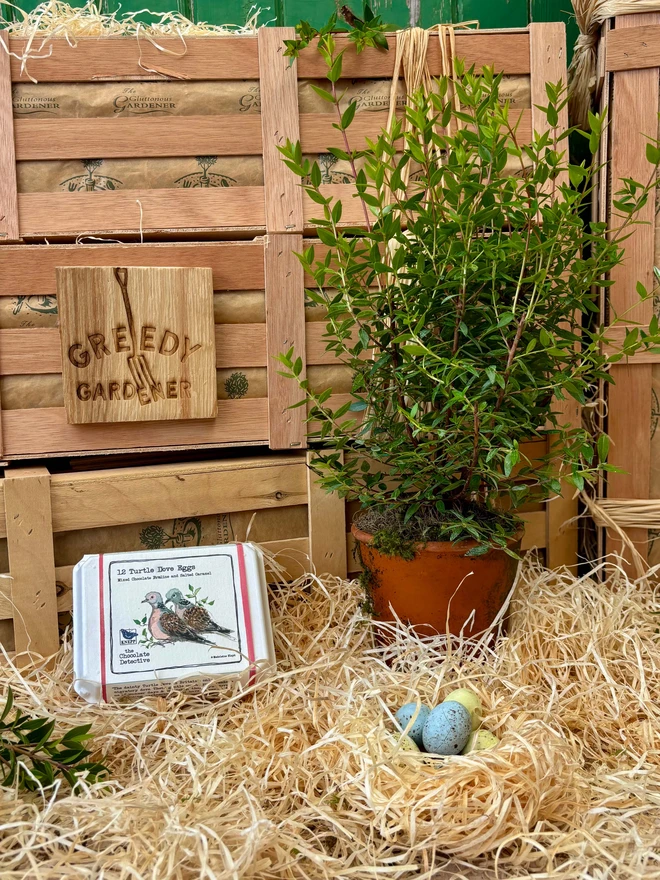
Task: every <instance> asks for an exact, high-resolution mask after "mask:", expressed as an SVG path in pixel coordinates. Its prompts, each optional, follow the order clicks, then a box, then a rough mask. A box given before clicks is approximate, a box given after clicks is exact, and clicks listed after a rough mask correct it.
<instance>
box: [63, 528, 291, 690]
mask: <svg viewBox="0 0 660 880" xmlns="http://www.w3.org/2000/svg"><path fill="white" fill-rule="evenodd" d="M177 591H178V592H177ZM73 625H74V629H73V658H74V660H73V664H74V678H75V681H74V687H75V690H76V691H77V693H78V694H80V696H81V697H84V698H85V699H86V700H88V701H89V702H91V703H98V702H101V701H104V700H111V699H124V700H126V699H128V700H132V699H139V698H140V697H142V696H157V695H161V694H166V693H168V692H169V691H170V690H171V689H172V688H174V689H176V690H182V691H185V692H187V693H195V692H199V691H200V690H202V689H203V688H205V687H207V686H209V685H210V684H211V685H213V686H216V685H218V686H223V685H224V686H226V687H230V686H232V685H233V683H234V682H236V681H240V682H241V684H242V685H248V684H250V683H252V682H254V681H256V680H258V679H259V678H260V677H262V676H263V675H264V674H265V673H266V672H267V671H272V670H273V669H274V668H275V652H274V648H273V636H272V629H271V623H270V614H269V610H268V595H267V590H266V575H265V570H264V562H263V555H262V552H261V550H260V549H259V547H258V546H256V545H255V544H221V545H219V546H216V547H195V548H192V549H191V548H185V549H174V550H146V551H141V552H134V553H107V554H100V555H94V556H85V557H83V559H82V560H81V561H80V562H79V563H78V565H76V567H75V569H74V573H73Z"/></svg>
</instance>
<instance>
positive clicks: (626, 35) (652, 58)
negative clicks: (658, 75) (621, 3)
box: [605, 15, 660, 71]
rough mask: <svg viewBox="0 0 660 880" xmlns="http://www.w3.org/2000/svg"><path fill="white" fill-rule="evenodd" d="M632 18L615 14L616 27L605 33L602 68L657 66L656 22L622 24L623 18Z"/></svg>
mask: <svg viewBox="0 0 660 880" xmlns="http://www.w3.org/2000/svg"><path fill="white" fill-rule="evenodd" d="M632 17H633V16H628V15H617V16H616V19H615V21H616V27H615V28H614V29H613V30H611V31H610V32H609V33H608V35H607V43H606V50H605V69H606V70H610V71H615V70H616V71H619V70H643V69H644V68H648V67H660V24H657V23H655V24H654V23H651V22H649V23H647V24H634V23H630V24H626V23H625V21H624V19H626V18H632Z"/></svg>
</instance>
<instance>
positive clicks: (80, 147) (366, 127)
mask: <svg viewBox="0 0 660 880" xmlns="http://www.w3.org/2000/svg"><path fill="white" fill-rule="evenodd" d="M293 37H294V31H293V29H292V28H262V29H261V30H260V31H259V33H258V35H257V36H240V37H239V36H225V37H215V36H209V37H190V38H187V39H186V41H185V51H183V52H182V45H181V41H180V40H178V39H176V38H167V37H164V38H163V39H162V40H159V44H160V45H161V46H162V47H163V48H164V49H166V50H169V51H170V53H171V54H167V55H165V54H163V53H162V52H159V51H158V50H157V49H156V48H155V47H154V46H153V45H152V44H151V43H150V42H148V41H146V40H142V41H140V42H139V43H138V41H137V40H135V39H134V38H114V39H107V40H98V39H92V38H81V39H79V40H78V41H77V43H76V45H75V46H71V45H69V43H68V42H67V41H66V40H63V39H53V40H52V41H51V42H50V43H49V44H48V49H47V50H45V51H44V52H43V53H41V54H42V56H43V57H38V58H33V59H30V60H29V62H28V65H27V71H26V70H22V69H21V64H20V61H19V60H18V59H17V57H14V56H19V57H20V56H21V54H22V52H23V50H24V48H25V41H24V40H19V39H17V38H10V39H9V49H10V51H11V53H12V55H11V56H9V55H8V54H7V53H6V52H5V51H0V208H1V210H0V241H2V242H5V243H6V242H11V241H17V240H20V239H24V240H35V239H43V238H48V239H49V240H53V239H57V238H60V239H66V238H69V239H73V238H75V237H76V236H79V235H82V234H94V235H108V234H111V235H113V236H122V237H127V236H137V235H141V236H162V235H163V234H168V235H172V234H176V235H177V236H179V237H181V236H184V235H188V236H196V237H199V236H200V235H205V236H215V237H222V236H226V235H230V234H232V235H243V236H245V235H249V236H253V235H254V234H255V231H256V232H260V231H266V232H269V233H303V231H304V230H305V229H306V228H307V227H308V226H309V220H310V218H311V217H314V216H316V215H317V214H318V206H315V205H314V203H313V202H311V201H310V200H308V199H307V197H306V196H303V194H302V193H301V190H300V187H299V185H298V180H297V178H295V176H294V175H293V174H292V173H291V172H290V171H288V169H286V167H285V166H284V165H283V163H282V161H281V157H280V154H279V152H278V151H277V146H278V145H279V144H283V143H284V142H285V140H286V139H287V138H289V139H290V140H292V141H297V140H300V141H301V145H302V148H303V151H304V152H305V153H306V154H311V155H319V154H320V153H325V152H326V149H327V147H328V146H333V145H337V146H340V145H341V143H340V138H341V135H340V133H339V132H337V131H336V130H335V129H334V128H333V124H334V123H335V122H336V116H335V114H334V112H327V111H328V110H330V109H331V108H330V107H329V106H328V105H327V104H326V105H324V106H325V107H326V108H327V110H326V112H322V113H316V112H315V113H312V112H309V113H306V112H303V113H301V112H300V104H299V82H300V81H303V80H315V79H324V76H325V67H324V62H323V60H322V58H321V57H320V55H319V54H318V52H317V51H316V49H315V48H313V47H310V48H308V49H306V50H305V51H304V52H303V53H302V54H301V57H300V59H299V60H298V61H297V62H295V63H293V64H290V59H286V58H284V57H283V48H284V47H283V43H282V41H283V40H284V39H290V38H293ZM0 39H4V38H3V37H2V36H1V35H0ZM388 40H389V43H390V51H389V52H387V53H385V52H382V51H379V50H376V49H366V50H365V51H363V52H362V53H361V54H360V55H356V54H355V51H354V49H353V47H352V45H351V47H350V49H349V50H348V51H347V53H346V55H345V59H344V65H343V73H344V76H345V77H346V80H345V82H350V81H351V80H378V79H380V80H388V79H389V78H391V77H392V75H393V70H394V56H395V43H396V36H395V35H392V36H391V37H388ZM337 44H338V48H340V49H341V48H343V47H344V46H345V45H346V38H344V37H338V39H337ZM456 53H457V56H458V57H460V58H463V59H465V61H466V63H467V65H468V66H471V65H474V66H475V67H476V69H480V68H481V67H482V66H484V65H493V66H494V67H495V69H496V70H497V71H501V72H503V73H504V74H506V75H514V76H524V77H529V91H530V100H529V102H528V104H529V106H527V107H525V108H524V109H522V110H521V111H520V114H521V115H522V119H521V122H520V129H519V131H520V134H521V136H523V137H527V138H529V137H530V136H531V133H532V130H533V128H534V126H535V125H536V124H537V122H538V119H537V117H538V109H537V108H536V106H535V105H537V104H539V103H544V102H545V100H546V95H545V81H546V79H547V78H548V75H549V72H552V74H553V75H554V72H555V70H556V66H557V61H558V60H559V61H560V62H561V65H562V66H563V68H564V69H565V35H564V25H563V24H561V23H539V24H532V25H530V26H529V27H528V28H525V29H521V30H513V31H476V32H475V31H473V32H461V31H458V32H457V33H456ZM164 59H166V62H165V63H166V69H165V68H164V67H163V63H164ZM429 68H430V71H431V73H432V74H433V75H439V74H440V72H441V69H442V65H441V52H440V44H439V41H438V39H437V36H433V37H432V39H431V44H430V48H429ZM29 77H33V78H35V79H36V80H38V82H39V84H40V85H44V84H45V85H48V84H52V83H61V84H69V85H70V86H71V87H75V86H76V85H80V84H90V83H108V82H115V83H120V84H121V83H123V84H124V85H126V83H129V84H130V83H131V82H141V83H145V82H147V83H148V82H152V83H167V82H173V81H179V82H180V81H184V82H188V81H191V82H200V81H202V82H215V83H217V82H219V81H225V82H236V81H243V80H249V81H258V83H259V90H260V99H261V113H260V116H258V115H257V114H249V113H240V112H236V113H234V114H231V115H229V116H227V115H224V116H222V115H218V116H212V115H197V116H157V115H152V114H145V115H143V116H141V117H135V118H98V117H97V118H57V119H51V118H34V116H32V117H31V116H29V115H28V116H26V118H16V119H14V116H13V110H12V86H13V85H16V84H20V83H27V82H29ZM365 109H367V110H368V109H369V108H365ZM513 115H514V116H515V112H514V114H513ZM386 119H387V109H386V107H383V108H382V109H377V110H375V111H373V110H372V112H358V113H357V115H356V120H355V122H354V124H353V126H352V127H351V138H352V139H353V140H354V141H359V140H360V138H362V137H365V136H367V137H371V138H375V137H376V136H377V135H378V133H379V132H380V130H381V128H382V126H383V125H384V124H385V122H386ZM356 146H359V143H357V144H356ZM91 156H93V157H99V158H103V159H104V160H110V159H122V158H130V159H135V160H145V159H153V160H156V159H158V160H160V159H164V158H173V157H202V156H209V157H219V158H220V159H222V157H236V156H239V157H250V156H252V157H262V163H263V165H262V168H263V179H262V185H259V186H252V185H246V186H239V187H234V186H218V187H209V186H208V185H201V184H200V185H199V186H193V187H189V188H163V189H144V188H143V189H140V188H134V189H129V188H115V189H113V190H104V191H101V192H93V191H75V192H66V191H64V192H61V191H57V192H41V191H38V192H18V186H17V169H16V163H17V162H19V163H30V162H31V163H38V162H43V161H58V160H80V161H82V160H86V161H90V160H89V158H88V157H91ZM327 191H328V192H332V193H333V194H335V195H338V196H342V195H344V196H348V197H347V198H346V201H345V202H344V208H345V210H344V217H343V222H344V223H347V224H355V223H360V222H362V215H361V207H360V205H359V204H358V202H357V201H356V200H355V199H353V198H351V197H350V195H351V194H352V186H351V185H350V184H342V183H329V184H328V185H327Z"/></svg>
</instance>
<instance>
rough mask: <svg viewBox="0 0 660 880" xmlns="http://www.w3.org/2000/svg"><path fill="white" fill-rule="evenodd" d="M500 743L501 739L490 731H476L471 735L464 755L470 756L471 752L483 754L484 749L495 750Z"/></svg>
mask: <svg viewBox="0 0 660 880" xmlns="http://www.w3.org/2000/svg"><path fill="white" fill-rule="evenodd" d="M498 742H499V739H498V738H497V737H496V736H495V734H494V733H491V732H490V730H475V731H474V733H472V734H470V738H469V739H468V741H467V743H466V746H465V748H464V749H463V754H464V755H469V754H470V752H482V751H484V749H494V748H495V746H496V745H497V744H498Z"/></svg>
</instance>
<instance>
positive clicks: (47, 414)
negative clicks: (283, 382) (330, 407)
mask: <svg viewBox="0 0 660 880" xmlns="http://www.w3.org/2000/svg"><path fill="white" fill-rule="evenodd" d="M2 429H3V437H4V455H5V456H6V457H7V458H13V457H16V456H22V457H24V458H27V457H29V456H30V455H32V456H37V455H49V454H57V453H63V452H66V453H70V454H73V455H75V454H77V453H80V452H92V451H101V450H108V451H110V452H119V451H121V450H123V449H144V448H148V447H161V448H168V447H177V446H191V447H195V446H207V445H215V444H219V443H239V442H247V441H254V442H260V441H265V440H267V439H268V401H267V400H266V398H261V397H258V398H253V399H250V398H244V399H242V400H219V401H218V415H217V417H216V418H215V419H203V420H196V419H193V420H191V421H180V422H160V423H158V422H146V423H145V422H125V423H124V424H121V425H103V424H98V425H68V424H67V421H66V412H65V410H64V407H48V408H40V409H16V410H4V411H3V412H2Z"/></svg>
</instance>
